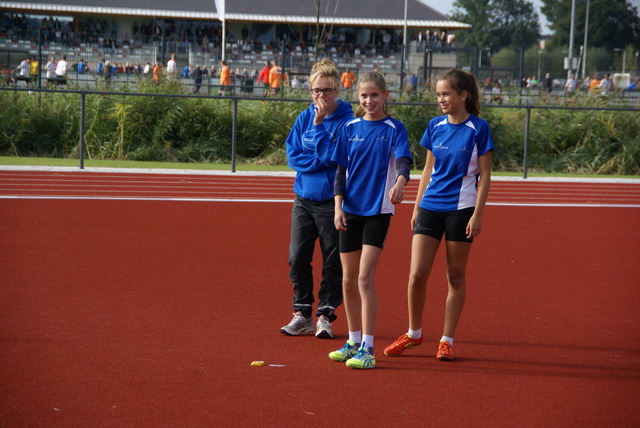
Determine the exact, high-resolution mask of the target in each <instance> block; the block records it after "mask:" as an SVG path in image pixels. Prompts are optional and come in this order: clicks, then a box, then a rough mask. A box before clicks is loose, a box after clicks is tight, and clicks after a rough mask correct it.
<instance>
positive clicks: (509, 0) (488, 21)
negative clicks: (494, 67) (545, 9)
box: [451, 0, 540, 49]
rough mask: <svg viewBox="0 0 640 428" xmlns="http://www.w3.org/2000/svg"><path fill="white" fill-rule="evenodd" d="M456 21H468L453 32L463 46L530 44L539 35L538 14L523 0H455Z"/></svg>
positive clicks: (522, 45) (531, 5)
mask: <svg viewBox="0 0 640 428" xmlns="http://www.w3.org/2000/svg"><path fill="white" fill-rule="evenodd" d="M453 7H454V13H453V14H452V16H451V18H452V19H453V20H455V21H460V22H465V23H468V24H471V25H472V27H471V28H470V29H468V30H464V31H460V32H458V33H456V40H457V41H460V42H461V43H462V46H464V47H491V48H495V49H501V48H504V47H511V48H514V49H519V48H520V47H529V46H532V45H534V44H535V43H536V42H537V41H538V40H539V39H540V24H539V23H538V14H537V13H536V12H535V10H534V8H533V4H532V3H531V2H529V1H526V0H456V1H455V2H454V3H453Z"/></svg>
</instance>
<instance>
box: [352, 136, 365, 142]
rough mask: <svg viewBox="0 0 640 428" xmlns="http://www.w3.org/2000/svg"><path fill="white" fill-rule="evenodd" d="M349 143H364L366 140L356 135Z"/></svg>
mask: <svg viewBox="0 0 640 428" xmlns="http://www.w3.org/2000/svg"><path fill="white" fill-rule="evenodd" d="M349 141H353V142H355V143H357V142H359V141H364V138H360V137H358V134H356V135H354V137H353V138H349Z"/></svg>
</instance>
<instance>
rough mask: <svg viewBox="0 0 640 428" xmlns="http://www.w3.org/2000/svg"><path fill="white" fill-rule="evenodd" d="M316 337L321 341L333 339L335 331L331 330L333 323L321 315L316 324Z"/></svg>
mask: <svg viewBox="0 0 640 428" xmlns="http://www.w3.org/2000/svg"><path fill="white" fill-rule="evenodd" d="M316 337H319V338H321V339H333V331H332V330H331V321H329V318H327V317H325V316H324V315H320V317H319V318H318V322H317V323H316Z"/></svg>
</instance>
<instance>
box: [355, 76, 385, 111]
mask: <svg viewBox="0 0 640 428" xmlns="http://www.w3.org/2000/svg"><path fill="white" fill-rule="evenodd" d="M366 82H373V83H374V84H375V85H376V86H378V88H380V90H381V91H382V92H387V82H386V81H385V80H384V76H383V75H382V73H380V72H378V71H369V72H367V73H364V74H361V75H360V77H359V78H358V85H357V88H358V91H360V86H361V85H362V84H363V83H366ZM387 107H388V106H387V101H386V100H385V102H384V104H383V105H382V111H384V113H385V114H387V115H388V114H389V112H388V111H387ZM355 115H356V116H357V117H362V116H364V115H365V111H364V108H363V107H362V106H361V105H360V104H358V107H356V112H355Z"/></svg>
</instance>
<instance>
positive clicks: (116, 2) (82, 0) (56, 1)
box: [0, 0, 470, 30]
mask: <svg viewBox="0 0 640 428" xmlns="http://www.w3.org/2000/svg"><path fill="white" fill-rule="evenodd" d="M222 2H223V0H218V1H216V0H180V1H175V0H100V2H99V5H96V3H97V2H95V1H91V0H45V1H40V2H38V1H36V2H34V1H26V0H13V1H4V0H0V8H1V9H4V10H12V11H20V12H24V13H29V14H41V15H49V14H60V15H64V14H72V15H77V14H92V15H126V16H141V17H155V18H165V19H166V18H170V19H190V20H221V19H222V16H221V14H219V13H218V10H217V8H216V4H217V3H220V4H222ZM319 3H320V9H321V10H320V22H321V23H326V24H334V25H340V26H383V27H402V26H404V24H405V19H404V6H405V0H342V1H340V0H324V1H320V2H319ZM224 9H225V15H224V18H225V19H226V20H229V21H247V22H263V23H264V22H278V23H281V22H286V23H289V24H308V25H311V24H315V23H316V14H317V11H316V2H315V1H313V0H260V1H256V0H229V1H226V3H225V6H224ZM406 24H407V26H408V27H421V28H443V29H452V30H454V29H463V28H469V27H470V25H468V24H464V23H461V22H456V21H452V20H450V19H449V18H447V17H446V16H445V15H442V14H441V13H439V12H437V11H436V10H434V9H432V8H431V7H429V6H427V5H426V4H424V3H422V2H421V1H420V0H407V20H406Z"/></svg>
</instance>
